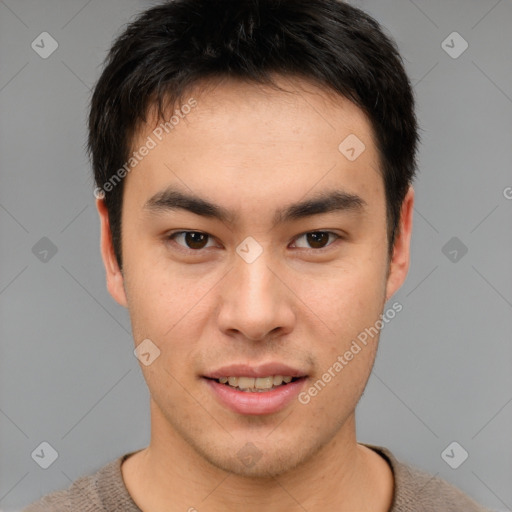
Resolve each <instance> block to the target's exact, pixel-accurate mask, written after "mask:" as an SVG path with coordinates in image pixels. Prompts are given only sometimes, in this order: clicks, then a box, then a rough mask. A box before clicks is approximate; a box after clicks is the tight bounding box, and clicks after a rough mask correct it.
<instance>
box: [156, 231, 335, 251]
mask: <svg viewBox="0 0 512 512" xmlns="http://www.w3.org/2000/svg"><path fill="white" fill-rule="evenodd" d="M187 233H196V234H199V235H206V236H207V237H209V238H208V242H209V241H210V239H213V237H212V235H209V234H208V233H205V232H203V231H193V230H189V231H175V232H174V233H170V234H168V235H166V237H165V240H166V241H172V242H174V243H175V244H176V245H178V246H179V250H181V251H184V252H187V253H194V254H199V253H201V252H203V251H204V250H205V249H207V248H206V247H204V248H201V249H190V248H188V247H185V246H183V245H181V244H178V243H177V242H175V238H176V237H177V236H179V235H186V234H187ZM313 233H315V234H317V233H322V234H328V235H334V237H335V239H334V241H332V242H331V243H328V245H326V246H325V247H321V248H320V249H314V248H304V247H299V249H302V250H303V251H306V252H314V253H321V252H323V251H325V250H329V247H331V246H332V245H334V244H335V243H336V241H338V240H343V237H342V236H341V235H338V234H337V233H334V232H333V231H321V230H317V231H306V232H305V233H302V234H300V235H297V237H296V238H295V239H294V240H297V239H299V238H301V237H303V236H306V235H310V234H313Z"/></svg>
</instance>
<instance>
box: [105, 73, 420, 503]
mask: <svg viewBox="0 0 512 512" xmlns="http://www.w3.org/2000/svg"><path fill="white" fill-rule="evenodd" d="M277 82H278V83H279V85H281V86H282V87H284V88H286V89H287V90H288V91H289V92H282V91H278V90H275V89H272V88H270V87H266V86H265V87H264V86H261V85H255V84H248V83H243V82H239V81H234V80H222V81H217V82H215V83H214V85H211V84H210V85H211V86H204V84H203V87H201V88H195V89H193V90H191V93H190V96H188V97H194V98H195V99H196V100H197V107H196V108H194V109H193V110H192V111H191V112H190V113H189V114H188V115H187V116H186V118H185V119H183V120H181V121H180V123H179V124H178V125H177V126H176V127H175V129H174V130H173V131H172V132H171V133H170V134H169V135H167V136H166V137H164V138H163V140H162V141H161V142H159V144H158V145H157V147H156V148H154V149H152V150H151V151H150V152H149V154H148V155H147V156H146V157H145V158H144V159H143V160H142V161H141V162H140V163H139V164H138V165H137V167H136V168H135V169H134V170H133V171H131V172H130V173H129V174H128V175H127V176H126V178H125V180H126V181H125V189H124V200H123V207H122V225H123V228H122V252H123V270H122V272H121V271H120V269H119V267H118V265H117V262H116V260H115V257H114V253H113V249H112V243H111V238H110V229H109V223H108V216H107V212H106V209H105V206H104V204H103V201H102V200H101V199H98V200H97V208H98V212H99V215H100V220H101V251H102V257H103V261H104V264H105V268H106V279H107V287H108V290H109V292H110V293H111V295H112V296H113V297H114V299H115V300H116V301H117V302H118V303H119V304H121V305H123V306H125V307H127V308H128V309H129V313H130V318H131V323H132V330H133V335H134V340H135V344H136V345H138V344H139V343H140V342H141V341H142V340H144V339H146V338H149V339H151V340H152V341H153V343H154V344H155V345H157V346H158V348H159V350H160V351H161V353H160V356H159V357H158V358H157V359H155V361H154V362H153V363H152V364H150V365H149V366H145V365H143V364H141V369H142V372H143V375H144V378H145V380H146V382H147V385H148V387H149V390H150V395H151V400H150V410H151V441H150V444H149V446H148V447H147V448H145V449H144V450H141V451H139V452H137V453H136V454H134V455H132V456H131V457H130V458H128V459H127V460H126V461H125V463H124V464H123V466H122V474H123V479H124V481H125V484H126V486H127V488H128V491H129V492H130V494H131V495H132V497H133V499H134V501H135V502H136V503H137V505H138V506H139V507H140V508H141V509H142V510H144V511H145V512H160V511H162V512H164V511H166V512H169V511H178V510H181V511H184V510H194V508H192V507H195V509H197V510H198V511H199V512H208V511H210V512H213V511H216V512H218V511H220V510H222V511H237V510H241V508H242V507H243V509H244V510H246V511H249V512H251V511H254V512H256V511H257V512H261V511H262V510H264V511H268V512H273V511H279V512H281V511H282V510H290V511H303V510H308V511H309V512H315V511H324V510H338V511H341V512H345V511H346V512H349V511H350V512H352V511H354V510H358V511H361V512H364V511H370V510H371V511H374V512H386V511H388V510H389V508H390V506H391V501H392V496H393V475H392V472H391V469H390V467H389V466H388V464H387V463H386V462H385V460H384V459H383V458H381V457H380V456H379V455H378V454H377V453H376V452H374V451H373V450H370V449H368V448H366V447H364V446H362V445H360V444H358V443H357V441H356V429H355V408H356V405H357V403H358V401H359V399H360V397H361V395H362V393H363V390H364V388H365V386H366V383H367V381H368V378H369V375H370V372H371V369H372V366H373V362H374V358H375V355H376V350H377V342H378V340H377V337H375V338H374V339H373V340H372V341H371V342H370V343H368V345H367V346H366V347H364V349H363V350H361V352H360V353H358V354H357V355H356V356H354V358H353V359H352V360H351V361H350V362H349V363H348V364H347V365H346V366H345V367H344V368H343V371H341V372H340V373H339V374H338V375H337V376H336V377H335V378H333V379H332V380H331V382H330V383H329V384H328V385H327V386H325V388H324V389H323V390H322V391H321V392H320V393H319V394H318V395H317V396H315V397H313V398H312V399H311V401H310V403H309V404H307V405H303V404H301V403H299V401H297V400H294V401H292V402H291V403H290V404H288V405H287V406H286V408H285V409H284V410H282V411H279V412H277V413H274V414H267V415H260V416H255V415H242V414H238V413H235V412H233V411H231V410H229V409H227V408H226V407H225V406H223V405H222V404H220V403H219V402H218V401H217V400H216V399H215V397H214V395H213V394H212V392H211V391H210V389H209V387H208V386H207V385H206V383H205V381H204V379H202V377H201V376H202V375H204V374H205V373H207V372H208V371H211V370H215V369H217V368H219V367H221V366H224V365H226V364H231V363H246V364H249V365H253V366H255V365H258V364H260V363H263V362H268V361H278V362H284V363H286V364H288V365H290V366H292V367H296V368H299V369H301V370H303V371H304V372H305V373H307V375H308V382H307V385H306V387H305V389H306V388H308V387H309V386H310V385H311V384H312V383H314V382H316V381H317V380H318V379H319V378H320V377H321V376H322V374H323V373H325V372H326V371H327V370H328V368H329V367H331V366H332V365H333V363H334V362H335V361H336V358H337V356H338V355H342V354H344V353H345V352H346V351H347V350H348V349H349V347H350V343H351V341H352V340H354V339H356V337H357V335H358V334H359V333H360V332H362V331H364V329H365V328H367V327H370V326H372V325H374V324H375V322H376V321H377V320H379V315H381V314H382V313H383V311H384V306H385V302H386V301H387V300H388V299H389V298H390V297H391V296H392V295H393V294H394V293H395V292H396V291H397V290H398V289H399V288H400V286H401V285H402V283H403V282H404V280H405V278H406V275H407V271H408V267H409V257H410V254H409V247H410V237H411V229H412V214H413V203H414V191H413V189H412V188H410V189H409V192H408V193H407V196H406V198H405V200H404V202H403V205H402V213H401V219H400V236H399V237H398V238H397V239H396V241H395V244H394V252H393V255H392V258H391V259H390V260H388V257H387V249H388V241H387V237H386V215H385V211H386V206H385V192H384V184H383V180H382V176H381V174H380V172H379V171H378V169H379V161H378V156H377V150H376V146H375V144H374V142H373V139H372V130H371V124H370V122H369V121H368V119H367V118H366V117H365V115H364V114H363V112H362V111H361V110H360V109H359V108H358V107H356V106H355V105H354V104H353V103H351V102H350V101H348V100H347V99H345V98H342V97H340V96H337V95H334V94H330V93H327V92H326V90H325V89H320V88H317V87H316V86H315V85H313V84H311V83H308V82H306V81H303V80H301V79H299V78H294V79H293V80H291V79H290V78H283V77H280V78H278V79H277ZM188 97H186V98H185V101H186V99H187V98H188ZM152 112H153V113H152V114H151V116H150V117H149V118H148V123H147V124H145V125H142V126H141V127H140V130H139V131H138V134H137V136H136V137H135V139H134V141H133V148H134V149H136V148H139V147H140V146H141V145H142V144H144V142H145V141H146V140H147V137H148V135H151V132H152V130H153V129H154V128H155V126H156V125H157V123H158V122H160V121H159V120H158V119H157V117H156V116H155V114H154V111H152ZM349 134H356V135H357V137H358V138H359V139H360V140H362V141H363V142H364V144H365V146H366V149H365V150H364V151H363V153H362V154H361V155H360V156H359V157H358V158H357V159H356V160H355V161H353V162H351V161H349V160H348V159H347V158H346V157H345V156H344V155H343V154H342V153H341V152H340V151H339V150H338V146H339V144H340V142H341V141H343V140H344V139H345V137H347V136H348V135H349ZM170 185H172V186H174V187H175V188H177V189H179V190H180V191H183V192H188V193H193V194H195V195H197V196H200V197H202V198H205V199H207V200H209V201H211V202H214V203H216V204H218V205H221V206H223V207H225V208H227V209H229V210H231V211H232V212H233V213H234V214H236V215H237V220H236V221H235V222H233V223H232V224H230V223H226V222H221V221H219V220H216V219H210V218H206V217H203V216H199V215H196V214H193V213H191V212H188V211H185V210H171V211H162V212H160V213H158V214H155V213H154V212H149V211H147V209H145V208H144V204H145V203H146V201H147V200H148V199H149V198H151V197H152V196H153V195H154V194H156V193H157V192H159V191H162V190H164V189H165V188H166V187H168V186H170ZM340 189H342V190H344V191H346V192H349V193H352V194H356V195H358V196H359V197H361V198H362V199H363V200H364V202H365V207H364V209H363V210H361V211H355V210H351V211H336V212H330V213H325V214H319V215H313V216H310V217H307V218H303V219H300V220H295V221H291V222H288V223H284V224H282V225H277V226H273V225H272V221H273V218H274V212H275V211H276V210H277V209H280V208H283V206H287V205H289V204H292V203H295V202H298V201H301V200H304V199H307V198H309V197H312V196H314V195H315V194H317V193H319V192H321V191H332V190H340ZM180 230H189V231H198V232H202V233H207V234H208V235H210V237H209V238H207V239H206V241H203V246H204V248H202V249H199V250H198V249H193V248H190V245H189V246H187V241H186V239H185V237H184V236H178V237H177V238H174V241H173V240H171V239H169V235H170V234H172V233H174V232H176V231H180ZM316 231H331V232H333V233H335V234H338V235H340V236H341V235H343V237H344V238H343V239H337V238H336V237H335V236H332V237H329V239H328V241H327V240H325V241H324V242H322V243H320V244H319V245H313V243H314V241H313V243H311V241H309V243H308V238H307V236H306V235H305V234H306V233H310V232H316ZM248 236H251V237H253V238H254V239H256V240H257V241H258V243H259V244H260V246H261V247H262V249H263V252H262V254H261V255H260V256H259V257H258V258H257V259H256V260H255V261H254V262H253V263H250V264H249V263H247V262H246V261H244V260H243V259H242V258H241V257H240V256H239V255H238V254H237V253H236V247H237V246H238V245H239V244H240V243H241V242H242V241H243V240H244V239H245V238H246V237H248ZM166 237H167V238H166ZM195 247H197V246H195ZM194 251H195V252H194ZM248 442H251V443H253V444H254V445H255V446H256V447H257V449H258V451H259V453H260V455H261V458H260V459H259V460H258V461H257V462H256V463H255V464H254V465H252V466H250V467H247V466H245V465H244V464H242V463H241V462H240V459H239V457H238V456H237V453H238V452H239V450H241V449H242V448H243V447H244V446H245V445H246V443H248ZM312 489H314V492H312Z"/></svg>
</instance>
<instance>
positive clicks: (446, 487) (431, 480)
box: [365, 444, 490, 512]
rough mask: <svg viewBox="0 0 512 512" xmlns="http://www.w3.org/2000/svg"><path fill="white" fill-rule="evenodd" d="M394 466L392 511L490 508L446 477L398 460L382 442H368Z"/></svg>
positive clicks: (471, 511)
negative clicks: (443, 477)
mask: <svg viewBox="0 0 512 512" xmlns="http://www.w3.org/2000/svg"><path fill="white" fill-rule="evenodd" d="M365 446H367V447H368V448H371V449H372V450H374V451H376V452H377V453H379V455H381V456H382V457H384V458H385V459H386V460H387V462H388V463H389V465H390V466H391V468H392V470H393V475H394V479H395V491H394V496H393V505H392V508H391V510H390V512H413V511H414V512H415V511H418V510H421V511H424V512H430V511H432V512H438V511H439V510H442V511H443V512H490V511H489V509H486V508H484V507H482V506H481V505H479V504H478V503H477V502H476V501H474V500H473V499H472V498H470V497H469V496H468V495H467V494H464V493H463V492H462V491H461V490H460V489H458V488H457V487H455V486H454V485H452V484H450V483H448V482H447V481H446V480H443V479H442V478H439V477H437V476H435V475H431V474H429V473H426V472H425V471H422V470H420V469H418V468H415V467H413V466H409V465H408V464H405V463H403V462H401V461H399V460H397V459H396V458H395V457H394V456H393V454H392V453H391V452H390V451H389V450H388V449H386V448H384V447H382V446H373V445H367V444H365Z"/></svg>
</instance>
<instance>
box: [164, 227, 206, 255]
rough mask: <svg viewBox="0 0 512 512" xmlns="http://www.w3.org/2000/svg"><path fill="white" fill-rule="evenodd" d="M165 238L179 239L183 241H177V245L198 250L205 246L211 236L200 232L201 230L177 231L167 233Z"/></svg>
mask: <svg viewBox="0 0 512 512" xmlns="http://www.w3.org/2000/svg"><path fill="white" fill-rule="evenodd" d="M166 238H167V239H168V240H173V241H176V240H180V239H181V240H182V241H183V242H184V243H180V242H177V243H178V245H180V246H182V247H184V248H185V249H191V250H194V251H198V250H200V249H204V248H206V247H207V243H208V241H209V239H210V238H211V236H210V235H208V234H207V233H202V232H201V231H178V232H176V233H172V234H170V235H168V236H167V237H166Z"/></svg>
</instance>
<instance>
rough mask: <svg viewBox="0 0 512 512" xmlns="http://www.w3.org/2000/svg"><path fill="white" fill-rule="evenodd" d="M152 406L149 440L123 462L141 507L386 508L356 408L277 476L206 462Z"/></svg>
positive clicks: (383, 473)
mask: <svg viewBox="0 0 512 512" xmlns="http://www.w3.org/2000/svg"><path fill="white" fill-rule="evenodd" d="M151 407H152V411H151V418H152V427H151V442H150V445H149V446H148V447H147V448H146V449H144V450H141V451H140V452H137V453H136V454H134V455H132V456H131V457H129V458H128V459H127V460H126V461H125V462H124V464H123V466H122V474H123V479H124V481H125V484H126V487H127V489H128V491H129V493H130V495H131V496H132V498H133V500H134V501H135V503H136V504H137V505H138V507H139V508H140V509H141V510H144V511H145V512H146V511H147V512H160V511H162V512H164V511H165V512H174V511H175V510H176V511H178V510H181V511H183V510H190V511H191V512H193V511H194V510H197V511H199V512H218V511H219V510H222V511H226V512H231V511H233V512H234V511H238V510H241V509H242V507H243V510H245V511H246V512H262V511H265V512H280V511H282V510H289V511H292V512H295V511H297V512H303V511H304V510H308V512H317V511H321V510H322V511H324V510H326V509H327V510H337V511H339V512H353V511H354V510H358V511H361V512H363V511H366V510H368V511H370V510H371V511H373V512H387V511H388V510H389V507H390V505H391V500H392V494H393V475H392V472H391V469H390V467H389V466H388V464H387V463H386V461H385V460H384V459H382V458H381V457H380V456H379V455H378V454H377V453H375V452H374V451H372V450H370V449H368V448H366V447H364V446H362V445H359V444H358V443H357V441H356V438H355V417H354V414H353V415H351V416H350V417H349V418H348V419H347V421H346V422H345V424H344V425H343V426H342V427H341V428H340V430H339V431H338V432H337V434H336V435H335V436H334V437H333V438H332V439H331V440H330V441H329V442H328V443H327V444H326V445H324V446H323V447H322V448H321V449H320V450H319V451H317V452H316V453H315V454H314V455H313V456H312V457H310V458H309V459H308V460H306V461H303V462H302V463H301V464H300V465H299V466H297V467H295V468H293V469H291V470H289V471H287V472H285V473H282V474H280V475H278V476H275V477H260V478H251V477H247V476H244V475H237V474H233V473H228V472H226V471H224V470H222V469H220V468H217V467H215V466H214V465H212V464H211V463H209V462H208V461H206V460H205V459H204V458H203V457H202V456H201V455H199V454H198V453H197V452H196V451H195V450H194V449H193V448H192V447H191V446H190V444H189V443H187V442H186V440H185V439H183V438H182V437H181V436H180V435H179V434H178V433H177V432H175V431H174V430H173V429H172V428H170V427H169V425H168V423H166V422H165V421H163V418H162V417H160V414H159V411H158V410H157V409H158V408H157V407H156V406H155V404H154V403H152V404H151ZM155 419H157V421H155ZM312 489H314V493H313V492H312Z"/></svg>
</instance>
